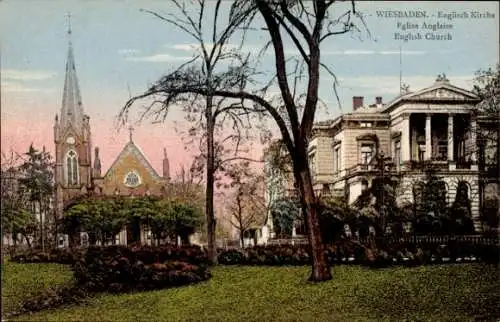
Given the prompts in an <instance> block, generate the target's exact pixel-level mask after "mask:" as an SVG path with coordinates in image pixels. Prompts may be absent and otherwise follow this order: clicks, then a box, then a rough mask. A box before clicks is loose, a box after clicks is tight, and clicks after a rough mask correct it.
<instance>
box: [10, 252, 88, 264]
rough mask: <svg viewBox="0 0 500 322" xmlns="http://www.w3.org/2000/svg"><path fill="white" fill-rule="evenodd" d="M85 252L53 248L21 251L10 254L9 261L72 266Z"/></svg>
mask: <svg viewBox="0 0 500 322" xmlns="http://www.w3.org/2000/svg"><path fill="white" fill-rule="evenodd" d="M85 252H86V249H84V248H77V249H67V248H55V249H51V250H48V251H45V252H43V251H42V250H41V249H36V248H33V249H23V250H17V251H15V252H12V255H11V257H10V261H12V262H15V263H57V264H64V265H72V264H74V263H75V262H76V261H77V260H78V259H79V258H81V257H82V256H83V255H84V254H85Z"/></svg>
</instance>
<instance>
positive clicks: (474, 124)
mask: <svg viewBox="0 0 500 322" xmlns="http://www.w3.org/2000/svg"><path fill="white" fill-rule="evenodd" d="M470 131H471V133H470V134H471V135H470V140H471V142H470V143H469V144H470V147H471V151H470V152H471V157H470V161H471V168H470V169H471V170H477V168H478V167H477V149H478V148H477V122H476V116H475V115H471V119H470Z"/></svg>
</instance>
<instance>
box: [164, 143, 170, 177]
mask: <svg viewBox="0 0 500 322" xmlns="http://www.w3.org/2000/svg"><path fill="white" fill-rule="evenodd" d="M163 179H165V181H167V182H168V181H170V162H169V161H168V156H167V149H166V148H163Z"/></svg>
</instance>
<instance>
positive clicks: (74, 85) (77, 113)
mask: <svg viewBox="0 0 500 322" xmlns="http://www.w3.org/2000/svg"><path fill="white" fill-rule="evenodd" d="M70 18H71V15H70V14H68V57H67V60H66V76H65V80H64V91H63V100H62V108H61V127H62V128H65V127H66V126H68V125H69V124H73V126H74V127H75V129H76V130H77V131H80V130H81V128H82V127H81V125H82V121H83V105H82V97H81V94H80V86H79V84H78V78H77V77H76V68H75V58H74V56H73V44H72V43H71V33H72V32H71V20H70Z"/></svg>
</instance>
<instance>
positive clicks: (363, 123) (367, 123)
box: [361, 122, 373, 127]
mask: <svg viewBox="0 0 500 322" xmlns="http://www.w3.org/2000/svg"><path fill="white" fill-rule="evenodd" d="M372 125H373V124H372V122H361V127H372Z"/></svg>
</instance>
